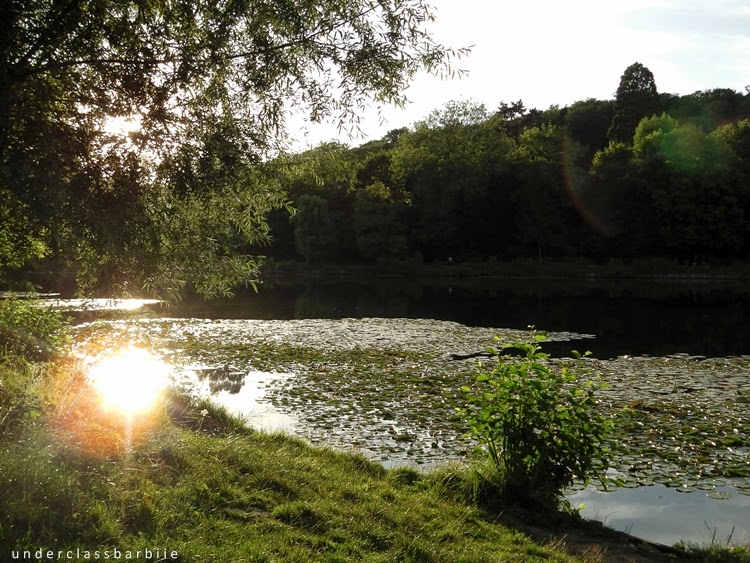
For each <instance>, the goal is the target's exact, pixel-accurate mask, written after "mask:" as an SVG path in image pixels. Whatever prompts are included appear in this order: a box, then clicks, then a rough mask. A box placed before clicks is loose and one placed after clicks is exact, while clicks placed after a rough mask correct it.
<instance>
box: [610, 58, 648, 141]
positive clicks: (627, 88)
mask: <svg viewBox="0 0 750 563" xmlns="http://www.w3.org/2000/svg"><path fill="white" fill-rule="evenodd" d="M659 108H660V101H659V93H658V92H657V91H656V81H655V80H654V75H653V74H652V72H651V71H650V70H649V69H648V68H646V67H645V66H643V65H642V64H641V63H633V64H632V65H630V66H629V67H628V68H626V69H625V72H624V73H623V74H622V77H620V85H619V86H618V88H617V93H616V94H615V114H614V117H613V118H612V125H611V126H610V128H609V132H608V137H609V140H610V141H617V142H622V143H629V142H630V141H631V140H632V139H633V133H634V132H635V128H636V127H637V126H638V123H640V121H641V119H643V118H644V117H650V116H652V115H654V114H655V113H658V112H659Z"/></svg>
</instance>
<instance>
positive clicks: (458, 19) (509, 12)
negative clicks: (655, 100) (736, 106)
mask: <svg viewBox="0 0 750 563" xmlns="http://www.w3.org/2000/svg"><path fill="white" fill-rule="evenodd" d="M429 1H430V3H431V5H432V6H434V7H435V9H436V12H437V21H436V22H434V23H433V24H432V25H431V27H430V29H431V30H432V33H433V37H434V38H435V40H436V41H437V42H439V43H442V44H444V45H448V46H450V47H454V48H455V47H466V46H472V45H473V48H472V52H471V54H470V55H469V56H468V57H467V58H465V59H463V60H461V61H457V62H456V64H455V67H456V68H461V69H465V70H467V71H468V72H469V74H468V76H465V77H463V78H461V79H460V80H458V79H454V80H451V81H445V80H443V81H441V80H440V79H439V78H436V77H431V76H429V75H427V74H420V75H419V76H417V77H416V79H415V81H414V83H413V84H412V86H411V87H410V88H409V90H408V91H407V96H408V97H409V99H410V100H411V102H412V103H411V104H409V105H408V106H407V108H405V109H404V110H399V109H397V108H391V107H387V108H383V110H382V111H381V114H382V117H385V118H386V119H387V123H385V124H383V125H381V124H380V123H379V121H380V118H379V115H378V111H377V109H375V108H373V109H372V111H371V112H368V113H367V114H365V115H363V121H362V122H361V123H360V128H361V129H362V130H363V131H364V132H365V133H366V134H367V137H366V138H364V139H362V138H355V139H354V140H349V139H348V138H347V136H346V134H343V133H339V132H337V130H336V127H335V126H332V125H318V126H311V125H307V126H305V125H304V124H302V123H294V124H293V123H291V122H290V124H289V125H290V133H291V134H292V135H293V136H294V137H296V138H298V139H299V141H298V142H297V143H296V144H295V147H296V148H300V149H303V148H307V147H309V146H314V145H316V144H318V143H320V142H323V141H326V140H331V139H338V140H340V141H342V142H349V143H350V144H353V145H358V144H361V143H363V142H366V141H368V140H374V139H379V138H380V137H382V136H383V135H384V134H385V133H387V132H388V131H389V130H391V129H395V128H398V127H403V126H410V125H412V124H413V123H414V122H415V121H419V120H421V119H423V118H424V117H426V116H427V115H428V114H429V113H430V112H431V111H433V110H434V109H437V108H440V107H442V106H443V105H444V104H445V103H446V102H448V101H450V100H465V99H473V100H476V101H478V102H483V103H484V104H485V105H486V106H487V109H488V110H490V111H491V110H494V109H495V108H497V106H498V105H499V104H500V102H501V101H505V102H512V101H516V100H519V99H522V100H523V102H524V104H525V106H526V107H527V108H534V107H535V108H538V109H547V108H548V107H549V106H550V105H553V104H557V105H559V106H560V107H563V106H565V105H569V104H571V103H573V102H575V101H578V100H583V99H586V98H598V99H612V98H614V93H615V91H616V90H617V86H618V84H619V82H620V76H621V75H622V73H623V71H624V70H625V69H626V68H627V67H628V66H629V65H631V64H632V63H634V62H640V63H642V64H643V65H645V66H646V67H648V68H649V69H650V70H651V72H653V74H654V78H655V79H656V86H657V88H658V90H659V92H669V93H673V94H690V93H692V92H695V91H697V90H708V89H712V88H731V89H733V90H737V91H740V92H743V91H744V88H745V86H746V85H748V84H750V0H661V1H660V0H565V1H562V0H519V1H514V2H502V1H500V0H429ZM304 127H306V128H307V135H306V136H305V135H304V130H300V128H304Z"/></svg>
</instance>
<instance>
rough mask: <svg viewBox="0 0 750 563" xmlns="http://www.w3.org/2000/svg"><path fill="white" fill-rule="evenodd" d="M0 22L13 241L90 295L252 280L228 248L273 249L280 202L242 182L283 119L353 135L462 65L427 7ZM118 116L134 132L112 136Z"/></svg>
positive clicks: (0, 164)
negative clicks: (373, 109) (267, 245)
mask: <svg viewBox="0 0 750 563" xmlns="http://www.w3.org/2000/svg"><path fill="white" fill-rule="evenodd" d="M0 17H2V20H3V26H2V30H0V192H2V193H9V194H11V196H12V198H13V200H14V202H17V205H18V206H20V207H19V209H23V210H24V211H25V212H26V220H25V221H23V222H22V223H20V224H18V225H15V226H14V228H13V232H14V233H15V235H14V236H16V237H19V238H20V240H21V241H22V242H23V241H27V242H28V241H37V242H39V243H41V244H43V245H44V246H45V248H46V250H48V251H49V252H51V253H53V254H54V255H57V256H59V257H64V258H67V259H71V260H75V261H76V262H77V263H79V264H80V271H81V273H82V278H81V282H83V286H84V287H86V288H93V287H97V286H101V285H106V286H108V287H110V288H111V287H113V284H114V286H115V287H119V288H120V289H124V288H125V283H126V282H129V283H130V284H131V285H130V287H131V288H132V289H140V284H141V283H143V282H144V281H146V282H147V283H148V285H149V287H150V288H152V289H154V290H159V291H167V292H171V291H174V290H175V289H178V288H179V287H180V286H184V285H186V284H192V285H193V287H195V288H196V289H198V290H199V291H201V292H202V293H205V294H209V295H210V294H214V293H216V292H220V293H221V292H225V291H226V290H227V288H228V287H229V286H230V285H233V284H234V283H236V282H237V281H239V280H240V279H241V278H244V279H246V280H252V279H254V276H255V273H257V272H256V268H255V265H256V263H255V261H254V259H253V258H252V257H250V256H246V257H242V256H241V255H240V254H238V252H237V250H238V249H239V248H241V247H242V246H243V245H245V246H247V245H258V244H262V243H263V242H264V241H265V242H268V241H269V240H270V239H269V236H268V232H267V229H266V228H265V227H264V225H265V214H266V212H267V211H268V210H269V209H273V208H277V207H279V206H280V205H283V203H284V201H285V198H284V195H283V192H282V190H281V189H280V187H279V186H278V184H276V183H274V182H273V181H272V180H270V179H268V178H266V179H262V178H260V177H259V176H258V175H257V174H256V173H254V172H253V171H252V170H253V169H254V168H256V167H257V166H258V164H259V159H260V158H261V157H262V156H263V155H264V154H266V153H267V151H268V150H270V149H272V148H273V147H274V145H275V142H276V141H275V140H276V139H278V138H279V136H278V135H279V134H280V133H281V132H282V131H283V127H284V123H285V116H286V113H287V111H288V110H289V109H290V108H292V107H293V108H295V109H296V110H297V111H302V112H304V113H305V114H306V115H307V117H309V118H310V119H312V120H313V121H318V120H322V119H334V120H337V121H339V122H340V123H342V124H346V123H350V122H351V120H352V118H353V117H354V116H355V115H356V113H357V111H358V110H359V109H360V108H361V107H363V104H365V103H366V102H367V101H368V100H371V99H374V100H375V101H376V102H377V103H396V104H400V103H403V102H404V100H405V98H404V94H403V91H404V89H405V87H406V85H407V84H408V82H409V80H410V79H411V77H412V76H413V75H414V73H415V72H417V71H418V70H420V69H425V68H426V69H427V70H429V71H432V72H438V73H440V72H444V73H450V72H451V70H450V67H449V64H448V62H449V58H450V56H451V55H452V54H453V55H455V54H461V53H454V52H451V51H449V50H448V49H446V48H444V47H443V46H441V45H438V44H435V43H434V42H433V41H432V40H431V38H430V36H429V34H428V33H427V30H426V27H425V26H426V25H427V24H428V23H429V22H430V21H431V20H432V17H433V16H432V13H431V11H430V9H429V7H428V6H427V5H426V4H425V3H424V2H423V1H422V0H384V1H382V2H377V3H375V2H369V1H367V0H322V1H321V0H316V1H314V2H313V1H311V0H294V1H288V0H275V1H260V2H258V1H245V0H219V1H210V2H209V1H204V0H198V1H192V0H190V1H187V0H178V1H176V2H172V1H166V0H142V1H137V2H115V1H112V0H102V1H92V0H70V1H64V2H57V1H55V2H53V1H51V0H31V1H24V2H21V1H18V0H10V1H8V2H3V3H2V7H0ZM118 117H120V118H129V117H131V118H135V119H137V120H138V121H139V122H140V124H139V127H138V128H137V130H135V131H132V132H131V133H130V134H129V135H126V134H123V133H121V132H113V131H108V130H107V124H108V122H110V121H111V119H112V118H118ZM11 196H9V197H11ZM209 206H212V208H213V207H214V206H215V207H216V210H215V211H211V212H208V209H209ZM206 214H208V215H209V216H208V217H206ZM211 214H213V216H211ZM223 218H225V219H227V220H226V221H222V219H223ZM7 230H8V229H7V228H6V229H4V230H3V231H4V232H5V233H6V234H5V235H0V236H4V238H3V239H2V240H4V241H6V242H5V243H3V244H5V245H7V240H8V236H7V232H6V231H7ZM21 231H22V233H21ZM183 231H186V232H188V233H189V235H188V236H187V237H185V238H184V240H181V239H180V237H179V234H178V233H181V232H183ZM19 233H21V234H19ZM175 235H177V236H178V238H177V239H174V236H175ZM186 241H190V248H188V245H187V243H186ZM13 244H14V249H13V250H12V253H13V256H14V260H15V261H19V260H20V261H25V260H26V259H28V258H31V257H33V256H38V255H39V252H38V251H31V252H29V250H28V249H26V250H24V249H23V248H22V246H23V244H21V246H18V243H17V242H15V240H14V241H13ZM35 244H36V243H35ZM32 246H33V245H32ZM16 248H17V249H16ZM2 252H3V253H4V256H9V255H10V252H9V251H7V250H4V251H2ZM198 257H200V258H202V260H201V261H196V258H198ZM7 263H9V262H6V263H5V265H7ZM133 284H137V285H136V286H135V287H133Z"/></svg>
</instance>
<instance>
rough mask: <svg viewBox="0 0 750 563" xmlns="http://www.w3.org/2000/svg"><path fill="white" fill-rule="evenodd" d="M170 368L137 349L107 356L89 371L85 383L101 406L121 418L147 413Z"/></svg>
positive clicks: (148, 353) (160, 390)
mask: <svg viewBox="0 0 750 563" xmlns="http://www.w3.org/2000/svg"><path fill="white" fill-rule="evenodd" d="M169 372H170V367H169V366H168V365H167V364H166V363H164V362H163V361H162V360H160V359H159V358H157V357H156V356H154V355H153V354H151V353H150V352H148V351H147V350H143V349H141V348H126V349H124V350H120V351H117V352H115V353H113V354H111V355H108V356H106V357H104V358H103V359H101V360H100V361H98V362H97V363H96V364H94V365H93V366H92V367H91V369H90V370H89V375H88V377H89V383H90V384H91V385H92V387H93V388H94V389H95V390H96V391H97V392H98V394H99V396H100V398H101V400H102V404H103V405H104V406H105V407H106V408H111V409H115V410H118V411H120V412H123V413H125V414H136V413H142V412H145V411H148V410H149V409H151V408H152V407H153V406H154V404H155V402H156V400H157V399H158V398H159V396H160V395H161V392H162V391H163V389H164V388H165V387H166V385H167V382H168V377H169Z"/></svg>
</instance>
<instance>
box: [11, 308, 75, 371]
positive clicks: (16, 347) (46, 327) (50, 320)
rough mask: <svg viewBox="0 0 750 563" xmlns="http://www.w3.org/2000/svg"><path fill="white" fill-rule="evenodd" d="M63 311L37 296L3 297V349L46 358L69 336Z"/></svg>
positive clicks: (31, 357) (25, 355)
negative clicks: (45, 302) (46, 305)
mask: <svg viewBox="0 0 750 563" xmlns="http://www.w3.org/2000/svg"><path fill="white" fill-rule="evenodd" d="M66 326H67V323H66V320H65V318H64V317H63V315H62V313H60V312H59V311H56V310H54V309H51V308H49V307H45V306H43V305H42V304H41V303H40V301H38V300H29V299H18V298H15V297H9V298H6V299H0V353H2V354H13V355H19V356H24V357H26V358H28V359H30V360H46V359H49V358H50V356H52V355H53V354H54V353H55V352H56V351H57V350H58V348H59V347H60V346H62V345H63V344H64V343H65V342H66V340H67V332H66Z"/></svg>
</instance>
